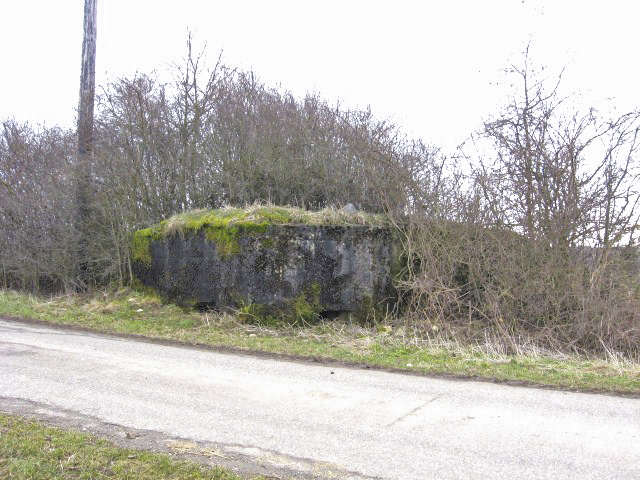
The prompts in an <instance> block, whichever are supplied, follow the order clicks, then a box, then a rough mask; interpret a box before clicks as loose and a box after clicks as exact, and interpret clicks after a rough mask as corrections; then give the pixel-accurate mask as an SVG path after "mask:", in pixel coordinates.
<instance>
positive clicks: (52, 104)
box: [0, 0, 640, 148]
mask: <svg viewBox="0 0 640 480" xmlns="http://www.w3.org/2000/svg"><path fill="white" fill-rule="evenodd" d="M82 15H83V0H58V1H52V0H19V1H18V0H2V7H1V10H0V45H1V50H0V51H1V52H2V66H3V68H2V74H1V75H0V118H7V117H15V118H16V119H17V120H19V121H30V122H33V123H44V124H46V125H47V126H52V125H55V124H60V125H63V126H72V125H73V122H74V118H75V111H76V106H77V96H78V88H79V75H80V52H81V47H82ZM639 19H640V2H637V1H632V0H629V1H626V0H609V1H607V2H605V1H595V0H582V1H577V0H576V1H574V0H538V1H535V0H525V1H522V0H482V1H479V0H460V1H455V0H439V1H418V0H415V1H403V0H394V1H372V0H368V1H365V0H363V1H359V0H341V1H334V0H313V1H304V0H297V1H295V0H292V1H277V0H261V1H260V0H255V1H249V0H229V1H216V0H180V1H177V0H98V44H97V83H98V84H104V83H105V82H107V81H108V80H109V79H112V78H115V77H118V76H122V75H133V74H135V72H136V71H139V72H145V73H148V72H150V71H152V70H154V69H156V70H157V71H159V72H162V71H163V70H164V67H165V66H166V65H167V64H169V63H171V62H173V61H178V60H179V59H180V58H181V57H182V56H184V54H185V52H186V48H185V42H186V37H187V32H188V31H189V30H191V31H192V32H193V33H194V36H195V41H196V45H199V46H203V45H204V44H205V43H206V45H207V52H208V57H209V58H210V60H211V61H212V62H213V61H214V60H215V58H216V57H217V55H218V53H219V52H220V50H223V51H224V54H223V59H224V61H225V63H227V64H228V65H231V66H237V67H239V68H242V69H253V70H254V71H255V72H256V73H257V74H258V76H259V77H260V78H261V79H262V80H263V81H265V82H266V83H268V84H272V85H275V84H280V85H281V86H282V88H285V89H288V90H290V91H292V92H293V93H294V94H295V95H297V96H301V95H304V93H305V92H307V91H316V92H319V93H320V94H322V95H323V96H324V97H325V98H326V99H327V100H328V101H330V102H335V101H337V100H340V101H341V102H342V103H343V104H344V105H347V106H351V107H366V106H367V105H370V106H371V108H372V110H373V112H374V113H375V114H376V116H377V117H379V118H389V119H391V120H393V121H395V122H396V123H398V124H399V125H400V126H402V127H403V130H404V131H406V132H407V133H408V134H409V135H411V136H415V137H422V138H423V139H425V140H427V141H428V142H430V143H434V144H436V145H441V146H444V147H446V148H450V147H451V146H452V145H454V144H455V143H456V142H458V141H460V140H462V139H463V138H465V137H466V136H467V135H468V134H469V133H471V132H472V131H473V130H474V129H476V128H477V127H478V125H479V124H480V122H481V120H482V118H485V117H487V116H489V115H491V114H493V113H496V112H497V111H498V109H499V107H500V105H502V104H504V103H505V101H506V100H507V98H508V95H509V91H510V90H509V82H508V80H507V79H506V77H505V76H504V73H503V70H504V68H505V67H507V66H508V65H509V62H516V63H517V62H519V61H520V60H521V59H522V52H523V51H524V48H525V46H526V45H527V43H528V42H531V52H532V55H533V57H534V60H535V61H537V62H538V63H539V64H544V65H546V66H547V69H546V70H545V72H550V74H553V73H554V72H558V71H560V70H561V69H562V68H563V67H566V71H565V74H564V77H563V79H564V80H563V85H564V89H565V91H567V92H569V91H577V90H580V91H582V92H583V93H584V97H583V98H584V102H586V103H597V102H598V101H600V100H602V99H605V98H613V99H614V100H613V102H614V104H615V105H617V107H618V108H619V109H621V110H632V109H635V108H638V107H640V86H639V84H640V82H639V79H640V54H639V53H638V46H639V45H640V42H639V41H638V38H637V37H638V33H637V30H638V27H637V23H638V21H639Z"/></svg>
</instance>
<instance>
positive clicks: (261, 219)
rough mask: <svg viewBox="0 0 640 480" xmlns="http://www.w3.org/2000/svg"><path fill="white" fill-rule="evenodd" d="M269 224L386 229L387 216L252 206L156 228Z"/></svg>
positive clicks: (199, 213)
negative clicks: (376, 227) (383, 227)
mask: <svg viewBox="0 0 640 480" xmlns="http://www.w3.org/2000/svg"><path fill="white" fill-rule="evenodd" d="M267 225H366V226H385V225H389V220H388V218H387V217H386V216H384V215H377V214H370V213H365V212H360V211H356V212H349V211H346V210H336V209H329V208H327V209H324V210H320V211H317V212H310V211H307V210H302V209H299V208H292V207H276V206H271V205H252V206H248V207H244V208H236V207H225V208H220V209H215V210H209V209H201V210H193V211H190V212H183V213H179V214H177V215H174V216H172V217H171V218H169V219H167V220H164V221H163V222H161V223H160V224H159V225H157V226H155V227H153V228H154V230H156V233H157V234H160V235H163V236H166V235H170V234H172V233H178V232H185V231H194V230H195V231H197V230H201V229H202V228H205V227H230V228H231V227H234V226H235V227H249V228H251V227H266V226H267Z"/></svg>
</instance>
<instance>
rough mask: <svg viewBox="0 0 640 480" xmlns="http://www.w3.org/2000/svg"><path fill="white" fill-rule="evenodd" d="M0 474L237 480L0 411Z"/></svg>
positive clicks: (32, 478) (34, 478)
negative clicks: (0, 412) (3, 413)
mask: <svg viewBox="0 0 640 480" xmlns="http://www.w3.org/2000/svg"><path fill="white" fill-rule="evenodd" d="M0 478H11V479H16V480H21V479H24V480H27V479H29V480H39V479H42V480H53V479H61V480H62V479H90V478H92V479H99V478H130V479H134V478H153V479H181V480H182V479H192V480H199V479H208V480H236V479H237V480H239V479H240V477H238V476H236V475H235V474H233V473H232V472H231V471H230V470H227V469H223V468H219V467H215V468H207V467H203V466H201V465H196V464H193V463H187V462H180V461H175V460H172V459H171V458H170V457H169V456H168V455H165V454H158V453H150V452H143V451H139V450H132V449H125V448H120V447H117V446H115V445H113V444H112V443H110V442H107V441H106V440H102V439H99V438H96V437H93V436H91V435H87V434H81V433H77V432H71V431H65V430H61V429H58V428H49V427H46V426H44V425H42V424H41V423H39V422H35V421H31V420H25V419H22V418H20V417H15V416H9V415H0Z"/></svg>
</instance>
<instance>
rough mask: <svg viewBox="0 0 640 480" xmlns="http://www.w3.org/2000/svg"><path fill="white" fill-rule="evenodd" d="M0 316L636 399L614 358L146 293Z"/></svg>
mask: <svg viewBox="0 0 640 480" xmlns="http://www.w3.org/2000/svg"><path fill="white" fill-rule="evenodd" d="M0 315H5V316H6V315H9V316H15V317H25V318H33V319H38V320H41V321H45V322H48V323H52V324H61V325H72V326H78V327H83V328H89V329H92V330H95V331H99V332H106V333H120V334H137V335H143V336H146V337H150V338H155V339H166V340H175V341H179V342H184V343H188V344H200V345H209V346H213V347H221V346H224V347H232V348H237V349H243V350H251V351H260V352H269V353H274V354H287V355H294V356H299V357H306V358H316V359H317V358H320V359H326V360H334V361H339V362H346V363H349V364H360V365H370V366H376V367H385V368H392V369H401V370H406V371H411V372H418V373H426V374H447V375H454V376H464V377H477V378H481V379H489V380H497V381H512V382H524V383H533V384H538V385H545V386H554V387H562V388H569V389H578V390H585V391H602V392H617V393H632V394H640V365H638V364H635V363H630V362H626V361H623V360H621V359H619V358H610V359H608V360H607V359H595V358H583V357H577V356H566V355H562V356H561V355H554V354H551V353H549V352H537V351H528V352H526V353H525V354H522V355H514V356H509V355H501V354H498V353H496V352H492V351H491V348H490V346H486V345H474V346H464V345H457V344H455V343H452V342H451V341H444V340H443V339H437V338H424V337H420V336H416V335H413V334H412V333H411V331H410V329H409V328H408V327H407V326H403V325H402V324H399V323H396V324H389V325H387V324H380V325H376V326H371V327H362V326H359V325H353V324H346V323H338V322H331V321H327V322H320V323H319V324H317V325H305V326H302V327H300V326H293V327H292V326H286V325H283V326H279V327H273V326H269V327H266V326H261V325H259V324H255V323H252V322H251V321H250V320H251V319H247V318H246V317H245V318H243V317H238V316H235V315H230V314H224V315H217V314H212V313H200V312H194V311H185V310H183V309H181V308H179V307H177V306H174V305H166V304H163V303H162V302H161V301H160V299H158V298H157V297H154V296H152V295H148V294H143V293H139V292H134V291H130V290H122V291H119V292H103V293H96V294H92V295H85V296H82V295H70V296H61V297H54V298H47V299H43V298H38V297H34V296H30V295H26V294H22V293H16V292H12V291H0Z"/></svg>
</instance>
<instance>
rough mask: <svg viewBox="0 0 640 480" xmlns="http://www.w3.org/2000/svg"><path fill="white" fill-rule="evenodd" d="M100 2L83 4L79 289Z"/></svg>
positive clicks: (87, 218)
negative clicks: (98, 5) (98, 6)
mask: <svg viewBox="0 0 640 480" xmlns="http://www.w3.org/2000/svg"><path fill="white" fill-rule="evenodd" d="M97 4H98V0H84V36H83V40H82V67H81V73H80V101H79V104H78V161H77V172H76V231H77V233H78V235H77V238H76V241H77V242H78V243H77V246H76V253H77V255H76V259H75V265H76V282H77V286H78V288H79V289H82V290H84V289H86V288H87V287H88V284H89V253H90V252H89V245H90V241H89V240H90V235H91V234H92V232H91V220H92V219H91V217H92V208H91V207H92V201H93V195H92V191H91V164H92V157H93V105H94V98H95V90H96V36H97Z"/></svg>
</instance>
